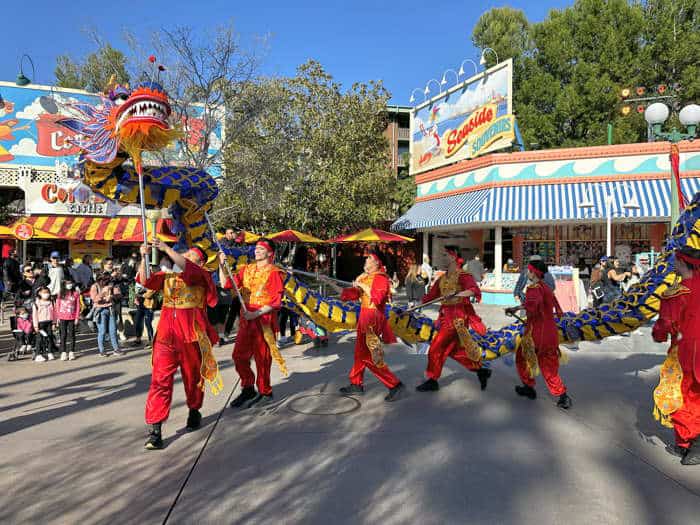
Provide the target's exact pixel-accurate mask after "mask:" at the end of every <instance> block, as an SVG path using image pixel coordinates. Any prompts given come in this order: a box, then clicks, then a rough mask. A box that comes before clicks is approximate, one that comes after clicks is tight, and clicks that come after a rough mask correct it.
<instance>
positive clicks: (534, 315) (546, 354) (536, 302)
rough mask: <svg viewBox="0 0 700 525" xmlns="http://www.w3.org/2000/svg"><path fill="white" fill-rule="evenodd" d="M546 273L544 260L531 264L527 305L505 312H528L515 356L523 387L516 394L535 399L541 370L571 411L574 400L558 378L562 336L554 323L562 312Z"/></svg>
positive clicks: (513, 307) (549, 385)
mask: <svg viewBox="0 0 700 525" xmlns="http://www.w3.org/2000/svg"><path fill="white" fill-rule="evenodd" d="M546 272H547V267H546V266H545V264H544V262H543V261H531V262H530V264H529V265H528V266H527V277H528V280H529V281H530V282H531V284H530V285H529V286H528V287H527V290H526V292H525V302H524V303H523V304H522V305H521V306H512V307H510V308H507V309H506V312H507V313H511V314H514V313H516V312H518V311H519V310H525V312H526V313H527V325H526V327H525V334H524V335H523V337H522V339H521V342H520V346H519V347H518V349H517V350H516V353H515V364H516V367H517V369H518V375H519V376H520V379H521V381H522V382H523V384H522V386H521V385H518V386H516V387H515V391H516V392H517V394H518V395H520V396H525V397H528V398H530V399H535V398H536V397H537V392H536V391H535V388H534V387H535V376H536V375H537V372H538V368H539V370H541V371H542V376H544V380H545V383H546V384H547V388H548V389H549V391H550V393H551V394H552V395H553V396H559V399H558V401H557V406H558V407H560V408H564V409H568V408H571V398H570V397H569V395H568V394H567V393H566V387H565V386H564V383H563V382H562V380H561V377H560V376H559V356H560V353H559V334H558V332H557V325H556V323H555V321H554V311H555V309H556V313H557V315H562V310H561V307H560V306H559V303H558V302H557V299H556V297H554V292H552V290H551V289H550V288H549V287H548V286H547V285H546V284H545V283H544V282H543V280H542V279H543V278H544V274H545V273H546Z"/></svg>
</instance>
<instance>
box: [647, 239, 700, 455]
mask: <svg viewBox="0 0 700 525" xmlns="http://www.w3.org/2000/svg"><path fill="white" fill-rule="evenodd" d="M675 256H676V259H675V271H676V273H677V274H678V275H680V276H681V278H682V283H681V284H678V285H675V286H672V287H670V288H669V289H668V290H667V291H666V292H665V293H664V296H663V298H662V301H661V311H660V313H659V319H658V320H657V321H656V324H655V325H654V329H653V331H652V336H653V338H654V340H655V341H657V342H664V341H666V339H667V338H668V336H669V335H670V336H671V349H670V350H669V355H668V358H667V359H666V361H665V362H664V364H663V366H662V369H661V383H660V384H659V386H658V387H657V388H656V390H655V391H654V401H655V404H656V411H659V412H660V413H661V414H660V415H661V417H660V419H661V420H662V422H663V421H664V416H670V419H671V422H672V425H673V430H674V431H675V434H676V446H675V447H673V446H669V447H667V450H669V451H670V452H672V453H674V454H677V455H679V456H681V458H682V459H681V463H682V464H683V465H700V348H698V346H700V345H699V344H698V343H699V342H700V250H696V249H693V248H690V247H687V246H684V247H683V248H680V249H678V250H676V252H675ZM656 411H655V412H656Z"/></svg>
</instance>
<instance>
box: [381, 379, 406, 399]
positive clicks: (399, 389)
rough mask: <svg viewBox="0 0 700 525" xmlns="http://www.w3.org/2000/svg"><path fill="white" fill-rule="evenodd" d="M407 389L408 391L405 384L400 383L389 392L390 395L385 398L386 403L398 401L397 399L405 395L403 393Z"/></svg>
mask: <svg viewBox="0 0 700 525" xmlns="http://www.w3.org/2000/svg"><path fill="white" fill-rule="evenodd" d="M405 389H406V387H404V385H403V383H399V384H398V385H396V386H395V387H394V388H392V389H390V390H389V393H388V394H387V395H386V397H385V398H384V401H388V402H390V403H391V402H392V401H396V400H397V399H400V398H401V394H402V393H403V391H404V390H405Z"/></svg>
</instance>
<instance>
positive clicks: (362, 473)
mask: <svg viewBox="0 0 700 525" xmlns="http://www.w3.org/2000/svg"><path fill="white" fill-rule="evenodd" d="M478 309H479V312H480V313H481V314H482V315H483V317H484V319H485V320H486V321H487V323H488V324H491V325H492V326H500V325H501V324H504V322H505V320H504V319H503V317H502V314H501V311H500V310H498V309H494V308H489V307H484V306H479V307H478ZM641 332H642V335H632V336H630V337H625V338H622V339H620V340H615V341H606V342H605V343H602V344H590V343H584V344H582V345H581V350H580V351H578V352H571V353H570V356H571V360H570V363H569V365H567V366H566V367H564V368H563V377H564V380H565V381H566V383H567V384H568V386H569V390H570V393H571V395H572V397H573V399H574V408H573V409H572V410H571V411H570V412H563V411H561V410H558V409H557V408H556V407H555V406H554V402H553V400H552V399H551V398H550V397H549V396H548V395H547V394H546V391H545V390H544V388H543V387H541V388H540V389H539V394H540V397H539V398H538V399H537V400H536V401H534V402H532V401H529V400H524V399H520V398H517V397H516V396H515V395H514V393H513V385H514V384H516V383H517V381H516V373H515V370H514V369H513V367H512V366H507V364H506V363H505V362H503V361H499V362H497V363H495V364H494V376H493V379H492V381H491V383H490V384H489V388H488V390H487V391H486V392H481V391H480V390H479V387H478V382H477V381H476V378H475V377H474V376H473V375H472V374H468V373H466V372H465V371H464V370H463V369H461V368H460V367H459V365H457V364H456V363H454V362H453V363H448V366H447V367H446V368H445V372H444V376H443V378H442V380H441V382H440V384H441V390H440V391H439V392H437V393H429V394H419V393H417V392H415V391H413V387H414V386H415V385H416V384H418V383H419V382H420V381H421V378H422V371H423V368H424V366H425V357H424V356H419V355H415V354H413V353H411V352H410V351H409V350H408V349H407V348H406V347H404V346H402V345H392V346H391V347H390V348H389V349H388V350H387V360H388V363H389V364H390V366H391V367H392V369H394V371H395V372H396V373H397V374H398V375H399V376H400V377H401V378H402V379H403V381H404V382H405V383H406V384H407V386H409V390H410V391H409V392H408V395H407V396H406V397H405V399H402V400H400V401H399V402H397V403H394V404H388V403H385V402H384V401H383V396H384V394H385V390H384V388H383V387H382V386H381V384H379V383H378V382H377V381H376V380H375V379H374V378H373V377H371V375H370V376H368V377H367V380H366V386H367V392H366V394H365V395H364V396H362V397H358V398H352V399H351V398H345V397H342V396H338V395H337V394H336V391H337V388H338V387H340V386H342V385H343V384H345V382H346V375H347V372H348V370H349V368H350V365H351V358H352V344H353V336H352V335H349V336H345V337H343V338H341V340H340V341H339V342H334V343H333V344H332V345H331V346H330V347H328V348H326V349H323V350H320V351H319V350H314V349H312V348H309V347H293V348H292V349H287V350H285V351H284V352H285V355H286V357H287V360H288V366H289V368H290V370H291V371H292V374H291V375H290V377H289V378H286V379H283V378H281V377H280V376H279V373H278V371H277V370H276V369H274V368H273V383H274V386H275V397H276V399H277V400H278V402H277V403H276V404H275V405H274V406H272V407H269V408H268V409H266V410H257V411H253V410H251V411H234V410H232V409H230V408H225V407H226V404H227V401H228V400H229V399H230V395H229V394H231V393H232V394H233V395H236V394H237V393H238V389H237V388H235V389H234V387H235V386H236V385H237V382H236V375H235V371H234V370H233V367H232V363H231V360H230V352H231V346H230V345H229V346H227V347H224V348H222V349H218V350H217V355H218V357H219V359H220V363H221V366H222V373H223V375H224V379H225V383H226V391H225V393H224V394H222V395H219V396H217V397H214V396H211V395H209V394H208V395H207V398H206V400H205V405H204V409H203V415H204V421H203V422H204V426H203V428H202V429H201V430H199V431H197V432H194V433H186V432H184V425H185V419H186V415H187V410H186V407H185V405H184V393H183V390H182V386H181V384H180V383H179V382H178V383H177V384H176V387H175V396H174V399H173V412H172V415H171V418H170V420H169V422H168V424H167V425H166V426H165V438H166V448H165V450H163V451H160V452H148V451H146V450H144V449H143V443H144V441H145V437H146V427H145V425H144V423H143V404H144V400H145V393H146V391H147V388H148V384H149V376H150V365H149V353H148V352H147V351H144V350H138V351H133V352H131V353H129V354H128V355H127V356H125V357H121V358H118V357H112V358H109V359H105V358H100V357H98V356H96V355H95V353H94V352H93V351H92V350H90V349H91V348H93V347H94V338H93V337H92V336H82V337H83V338H84V341H83V342H82V348H83V349H84V350H85V352H84V353H83V354H82V355H81V356H80V358H79V359H77V360H76V361H73V362H60V361H53V362H48V363H32V362H30V361H28V360H24V361H21V362H18V363H8V362H6V361H4V351H5V350H6V348H7V346H8V344H9V341H8V339H7V337H5V338H4V339H3V340H2V342H0V359H2V361H0V447H1V450H2V451H3V454H2V459H0V494H3V504H2V505H0V523H13V524H14V523H61V524H63V523H107V522H109V523H130V524H131V523H163V522H164V521H166V520H167V523H207V524H208V523H212V524H214V523H217V524H222V523H226V524H228V523H245V524H251V523H254V524H257V523H261V524H279V523H285V524H287V523H289V524H296V523H303V524H316V523H318V524H328V523H333V524H334V525H335V524H345V523H382V524H383V525H385V524H407V523H421V524H433V523H434V524H445V523H447V524H453V523H454V524H466V523H489V524H491V523H518V524H520V523H522V524H530V523H532V524H558V523H561V524H579V523H580V524H589V523H599V524H608V523H611V524H612V523H624V524H627V523H630V524H695V523H698V516H699V514H698V512H699V509H700V467H682V466H680V464H679V463H678V460H677V458H673V457H671V456H669V455H668V454H667V453H666V452H665V451H664V449H663V444H664V442H666V441H669V440H671V438H672V434H671V432H670V431H669V430H667V429H664V428H662V427H660V426H658V425H657V424H656V422H655V421H654V420H653V418H652V416H651V391H652V389H653V386H654V384H655V381H656V380H657V377H658V366H659V364H660V363H661V362H662V361H663V356H664V353H665V349H664V347H663V346H661V345H656V344H654V343H652V342H650V337H649V329H648V328H642V329H641ZM273 366H274V365H273ZM232 390H233V392H232Z"/></svg>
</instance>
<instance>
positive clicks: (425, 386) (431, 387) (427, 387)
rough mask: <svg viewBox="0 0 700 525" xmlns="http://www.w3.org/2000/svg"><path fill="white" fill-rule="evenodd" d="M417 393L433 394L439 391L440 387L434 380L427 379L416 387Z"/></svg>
mask: <svg viewBox="0 0 700 525" xmlns="http://www.w3.org/2000/svg"><path fill="white" fill-rule="evenodd" d="M416 390H417V391H418V392H435V391H437V390H440V385H439V384H438V382H437V381H435V379H427V380H426V381H424V382H423V383H421V384H420V385H418V386H417V387H416Z"/></svg>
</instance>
